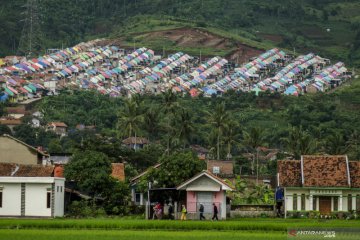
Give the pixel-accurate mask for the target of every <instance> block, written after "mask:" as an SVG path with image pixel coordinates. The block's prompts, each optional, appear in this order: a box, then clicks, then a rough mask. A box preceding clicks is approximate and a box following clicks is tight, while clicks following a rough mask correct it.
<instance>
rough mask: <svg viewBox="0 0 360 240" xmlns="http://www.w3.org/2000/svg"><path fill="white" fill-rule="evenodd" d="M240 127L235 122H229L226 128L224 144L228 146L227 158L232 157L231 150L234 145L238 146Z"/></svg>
mask: <svg viewBox="0 0 360 240" xmlns="http://www.w3.org/2000/svg"><path fill="white" fill-rule="evenodd" d="M238 129H239V125H238V123H237V122H235V121H233V120H229V121H228V122H226V123H225V126H224V143H225V144H226V145H227V155H226V156H227V158H228V159H230V157H231V148H232V145H233V144H237V143H239V142H238V139H239V133H238V132H239V131H238Z"/></svg>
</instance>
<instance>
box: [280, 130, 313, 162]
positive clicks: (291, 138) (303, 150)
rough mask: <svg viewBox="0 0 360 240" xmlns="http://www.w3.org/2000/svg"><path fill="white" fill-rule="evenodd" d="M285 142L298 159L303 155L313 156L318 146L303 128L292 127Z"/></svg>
mask: <svg viewBox="0 0 360 240" xmlns="http://www.w3.org/2000/svg"><path fill="white" fill-rule="evenodd" d="M283 140H284V142H285V144H286V146H287V149H288V150H289V151H290V152H291V153H292V154H293V156H294V157H295V158H296V159H299V158H300V156H301V155H305V154H312V153H313V152H314V150H315V148H316V145H317V143H316V140H315V139H314V138H313V137H312V136H311V135H310V133H309V132H308V131H304V130H303V129H302V127H301V126H300V127H291V128H290V131H289V135H288V137H287V138H285V139H283Z"/></svg>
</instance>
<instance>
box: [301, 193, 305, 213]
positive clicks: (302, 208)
mask: <svg viewBox="0 0 360 240" xmlns="http://www.w3.org/2000/svg"><path fill="white" fill-rule="evenodd" d="M301 211H305V194H301Z"/></svg>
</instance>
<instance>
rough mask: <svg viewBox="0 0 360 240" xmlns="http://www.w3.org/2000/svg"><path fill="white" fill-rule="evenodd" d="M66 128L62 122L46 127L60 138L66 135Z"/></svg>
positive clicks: (52, 123) (49, 124)
mask: <svg viewBox="0 0 360 240" xmlns="http://www.w3.org/2000/svg"><path fill="white" fill-rule="evenodd" d="M67 128H68V126H67V125H66V123H64V122H50V123H48V125H47V130H48V131H53V132H55V133H56V134H57V135H60V136H62V137H63V136H66V135H67Z"/></svg>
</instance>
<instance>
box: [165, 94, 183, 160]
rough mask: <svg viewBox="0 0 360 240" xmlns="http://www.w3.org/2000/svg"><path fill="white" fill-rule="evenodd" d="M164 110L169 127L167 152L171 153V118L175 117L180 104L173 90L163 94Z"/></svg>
mask: <svg viewBox="0 0 360 240" xmlns="http://www.w3.org/2000/svg"><path fill="white" fill-rule="evenodd" d="M161 105H162V109H163V112H164V114H165V115H166V118H167V126H166V131H167V152H168V153H169V151H170V141H171V139H170V138H171V137H170V136H171V131H172V130H171V126H170V123H171V118H173V117H174V114H175V112H176V110H177V108H178V106H179V104H178V102H177V96H176V95H175V94H174V93H173V92H172V91H171V89H169V90H168V91H166V92H164V93H163V94H162V104H161Z"/></svg>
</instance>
